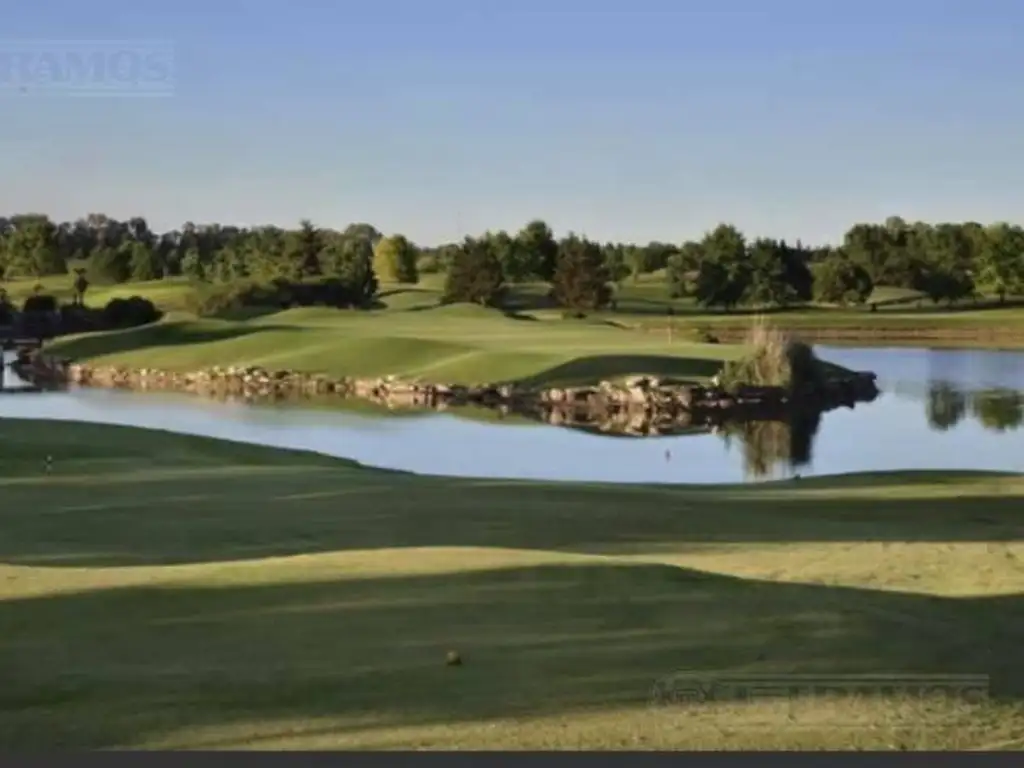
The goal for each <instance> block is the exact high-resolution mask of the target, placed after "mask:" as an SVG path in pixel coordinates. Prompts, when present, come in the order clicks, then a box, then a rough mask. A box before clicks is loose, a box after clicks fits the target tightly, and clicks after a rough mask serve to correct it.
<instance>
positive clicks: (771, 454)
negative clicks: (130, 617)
mask: <svg viewBox="0 0 1024 768" xmlns="http://www.w3.org/2000/svg"><path fill="white" fill-rule="evenodd" d="M818 354H819V355H820V356H821V357H822V358H824V359H826V360H829V361H832V362H835V363H838V364H840V365H844V366H847V367H849V368H853V369H856V370H867V371H874V372H875V373H876V374H878V385H879V387H880V389H881V390H882V394H881V396H880V397H879V398H878V399H877V400H876V401H875V402H873V403H870V404H861V405H858V406H857V407H856V408H855V409H852V410H851V409H842V410H838V411H832V412H830V413H827V414H824V415H823V417H822V418H821V420H820V422H819V423H817V424H811V425H798V426H797V427H796V428H790V427H787V426H786V425H783V424H768V425H765V424H762V425H753V426H750V427H749V428H748V429H746V431H745V432H746V433H745V434H740V435H733V436H731V437H728V438H726V437H723V436H721V435H714V434H699V435H685V436H677V437H658V438H631V437H611V436H605V435H599V434H593V433H588V432H583V431H579V430H570V429H564V428H559V427H554V426H548V425H543V424H532V423H527V424H522V423H514V424H505V423H501V422H498V421H478V420H472V419H466V418H460V417H459V416H457V415H453V414H452V413H451V412H447V413H425V414H416V415H411V416H410V415H405V416H404V417H397V416H374V415H366V414H360V413H353V412H351V411H349V410H346V409H341V408H338V409H315V410H314V409H308V408H302V407H301V406H292V405H259V406H253V405H245V404H233V403H220V402H214V401H210V400H203V399H201V398H198V397H190V396H187V395H181V396H173V395H158V394H150V393H145V394H141V393H133V392H127V391H118V390H100V389H94V390H90V389H73V390H71V391H68V392H47V393H34V394H20V395H9V396H4V397H0V417H2V418H42V419H65V420H76V421H88V422H98V423H107V424H124V425H131V426H140V427H149V428H155V429H166V430H171V431H175V432H185V433H190V434H196V435H206V436H210V437H219V438H226V439H231V440H238V441H243V442H250V443H259V444H263V445H270V446H276V447H282V448H299V449H306V450H312V451H318V452H321V453H325V454H329V455H333V456H342V457H346V458H352V459H356V460H357V461H360V462H363V463H365V464H372V465H375V466H379V467H387V468H391V469H402V470H408V471H412V472H419V473H425V474H440V475H462V476H467V477H477V478H480V477H492V478H529V479H544V480H597V481H605V482H645V483H732V482H743V481H760V480H768V479H776V478H781V477H786V476H789V475H791V474H793V473H794V472H798V473H800V474H801V475H803V476H812V475H829V474H838V473H845V472H863V471H883V470H893V469H987V470H1001V471H1013V472H1024V352H1021V351H1005V352H1001V351H987V350H955V349H924V348H906V347H901V348H868V347H818ZM16 383H17V382H16V379H15V377H14V376H13V374H11V373H10V372H8V373H7V376H6V384H7V386H12V385H14V384H16ZM53 455H54V457H55V459H59V455H60V446H59V445H54V447H53Z"/></svg>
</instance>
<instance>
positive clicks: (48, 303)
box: [21, 293, 58, 314]
mask: <svg viewBox="0 0 1024 768" xmlns="http://www.w3.org/2000/svg"><path fill="white" fill-rule="evenodd" d="M57 307H58V304H57V297H56V296H51V295H50V294H48V293H34V294H32V295H31V296H29V297H28V298H27V299H25V303H24V304H23V305H22V308H21V310H22V312H24V313H25V314H33V313H39V314H47V313H52V312H56V311H57Z"/></svg>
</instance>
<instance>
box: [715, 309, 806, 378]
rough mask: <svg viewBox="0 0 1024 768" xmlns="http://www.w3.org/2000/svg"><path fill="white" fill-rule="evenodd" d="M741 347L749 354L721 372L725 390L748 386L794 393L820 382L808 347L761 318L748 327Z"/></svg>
mask: <svg viewBox="0 0 1024 768" xmlns="http://www.w3.org/2000/svg"><path fill="white" fill-rule="evenodd" d="M744 345H745V346H746V347H748V348H749V350H750V351H749V352H748V353H747V354H746V355H744V356H743V357H741V358H739V359H738V360H735V361H732V362H730V363H728V364H727V365H726V366H725V368H724V369H723V371H722V375H721V382H722V385H723V386H725V387H726V389H735V388H736V387H738V386H741V385H744V384H747V385H753V386H759V387H786V388H787V389H791V390H795V389H802V388H805V387H807V386H812V387H814V386H817V385H818V384H819V383H820V380H821V375H822V365H821V361H819V360H818V357H817V355H815V354H814V349H813V348H812V347H811V345H809V344H806V343H804V342H802V341H799V340H797V339H794V338H792V337H790V336H789V335H788V334H787V333H786V332H785V331H783V330H782V329H780V328H778V327H776V326H773V325H770V324H769V323H768V322H767V321H766V320H764V318H758V319H757V320H756V321H755V322H754V325H753V326H751V328H750V331H748V332H747V335H746V338H745V339H744Z"/></svg>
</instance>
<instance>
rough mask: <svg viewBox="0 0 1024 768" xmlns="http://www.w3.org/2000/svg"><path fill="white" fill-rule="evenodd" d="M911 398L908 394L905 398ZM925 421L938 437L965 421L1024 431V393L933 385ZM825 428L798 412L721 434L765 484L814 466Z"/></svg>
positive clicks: (746, 467)
mask: <svg viewBox="0 0 1024 768" xmlns="http://www.w3.org/2000/svg"><path fill="white" fill-rule="evenodd" d="M907 394H908V393H907V392H906V391H905V390H904V392H903V395H904V397H906V396H907ZM916 399H920V398H916ZM924 416H925V420H926V422H927V424H928V428H929V429H930V430H931V431H933V432H949V431H951V430H953V429H955V428H956V427H957V426H959V425H960V424H961V423H962V422H964V420H965V419H971V420H973V421H974V422H975V423H976V424H977V425H978V426H980V427H981V428H982V429H983V430H985V431H987V432H992V433H997V434H998V433H1005V432H1012V431H1015V430H1017V429H1020V428H1021V427H1022V426H1024V392H1019V391H1017V390H1013V389H1005V388H992V389H983V390H978V391H973V392H972V391H970V390H968V389H964V388H962V387H958V386H956V385H954V384H951V383H949V382H948V381H936V382H932V383H931V384H930V385H929V386H928V391H927V396H926V397H925V398H924ZM821 423H822V416H821V414H819V413H797V414H793V415H792V416H791V417H790V419H789V420H788V421H757V422H746V423H733V424H726V425H724V426H723V427H722V428H721V429H720V430H719V432H718V434H719V435H720V436H721V437H722V439H723V440H724V441H725V443H726V445H728V446H730V447H731V446H733V445H738V446H739V448H740V453H741V455H742V457H743V468H744V473H745V475H746V476H747V478H748V479H751V480H754V479H765V478H771V477H779V476H780V475H787V474H792V473H794V472H798V471H799V470H800V469H802V468H804V467H808V466H811V465H812V464H813V463H814V446H815V440H816V438H817V436H818V432H819V430H820V429H821Z"/></svg>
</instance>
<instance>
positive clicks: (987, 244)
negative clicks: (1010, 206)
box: [976, 223, 1024, 303]
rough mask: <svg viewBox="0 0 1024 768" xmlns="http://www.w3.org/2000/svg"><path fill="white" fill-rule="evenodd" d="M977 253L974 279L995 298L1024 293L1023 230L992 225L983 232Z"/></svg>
mask: <svg viewBox="0 0 1024 768" xmlns="http://www.w3.org/2000/svg"><path fill="white" fill-rule="evenodd" d="M979 245H980V248H979V249H978V250H979V252H978V254H977V265H976V266H977V275H978V282H979V283H980V284H981V285H982V286H984V287H985V288H986V289H988V290H989V291H991V292H992V293H994V294H995V295H996V296H998V297H999V301H1000V303H1002V302H1004V301H1006V297H1007V296H1008V295H1013V294H1024V230H1022V229H1021V228H1020V227H1017V226H1011V225H1010V224H1006V223H1001V224H995V225H993V226H992V227H990V228H989V229H988V230H987V231H986V232H985V237H984V238H983V239H982V241H981V243H979Z"/></svg>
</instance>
